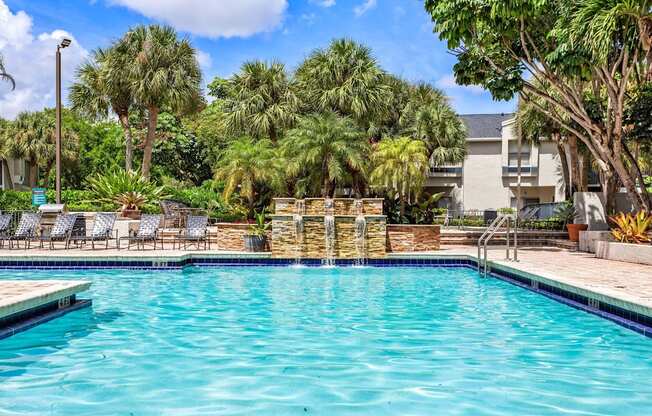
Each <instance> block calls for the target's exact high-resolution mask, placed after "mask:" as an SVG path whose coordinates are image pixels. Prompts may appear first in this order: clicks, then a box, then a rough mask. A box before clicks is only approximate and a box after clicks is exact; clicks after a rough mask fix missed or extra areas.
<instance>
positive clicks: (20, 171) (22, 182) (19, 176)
mask: <svg viewBox="0 0 652 416" xmlns="http://www.w3.org/2000/svg"><path fill="white" fill-rule="evenodd" d="M27 183H28V179H27V166H26V164H25V161H24V160H22V159H0V190H4V189H20V188H24V187H25V186H26V185H27Z"/></svg>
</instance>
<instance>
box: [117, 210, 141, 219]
mask: <svg viewBox="0 0 652 416" xmlns="http://www.w3.org/2000/svg"><path fill="white" fill-rule="evenodd" d="M120 213H121V214H122V216H123V217H125V218H130V219H132V220H139V219H140V210H139V209H123V210H122V211H120Z"/></svg>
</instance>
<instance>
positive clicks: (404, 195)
mask: <svg viewBox="0 0 652 416" xmlns="http://www.w3.org/2000/svg"><path fill="white" fill-rule="evenodd" d="M372 161H373V166H374V168H373V170H372V172H371V175H370V179H371V183H372V184H373V185H374V186H376V187H378V188H381V189H385V190H387V191H389V192H390V193H392V194H394V195H396V196H397V197H398V199H399V201H400V204H401V211H400V214H401V218H403V217H404V216H405V206H406V203H407V202H409V201H411V200H412V197H414V198H416V197H418V195H419V194H420V193H421V190H422V188H423V184H424V181H425V179H426V173H427V170H428V151H427V149H426V145H425V144H424V142H423V141H421V140H415V139H412V138H409V137H401V138H397V139H385V140H382V141H381V142H380V143H378V144H377V147H376V149H375V150H374V152H373V154H372Z"/></svg>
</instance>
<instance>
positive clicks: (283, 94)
mask: <svg viewBox="0 0 652 416" xmlns="http://www.w3.org/2000/svg"><path fill="white" fill-rule="evenodd" d="M227 90H228V91H229V97H228V103H227V118H226V128H227V131H229V132H230V133H231V134H242V133H245V134H248V135H250V136H252V137H256V138H269V139H270V140H271V141H272V142H273V143H276V141H277V139H278V136H279V133H280V132H281V131H282V130H283V129H285V128H288V127H292V126H293V125H294V124H295V123H296V121H297V117H298V107H299V100H298V99H297V97H296V95H295V94H294V92H293V91H292V88H290V81H289V79H288V76H287V73H286V71H285V66H284V65H283V64H281V63H278V62H273V63H271V64H267V63H265V62H262V61H251V62H246V63H245V64H244V65H242V68H241V70H240V72H239V73H238V74H235V75H234V76H233V77H231V79H230V80H229V81H228V88H227Z"/></svg>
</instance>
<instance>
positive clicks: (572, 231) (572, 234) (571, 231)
mask: <svg viewBox="0 0 652 416" xmlns="http://www.w3.org/2000/svg"><path fill="white" fill-rule="evenodd" d="M588 228H589V225H588V224H567V225H566V229H567V230H568V239H569V240H570V241H574V242H577V241H580V231H586V230H588Z"/></svg>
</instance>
